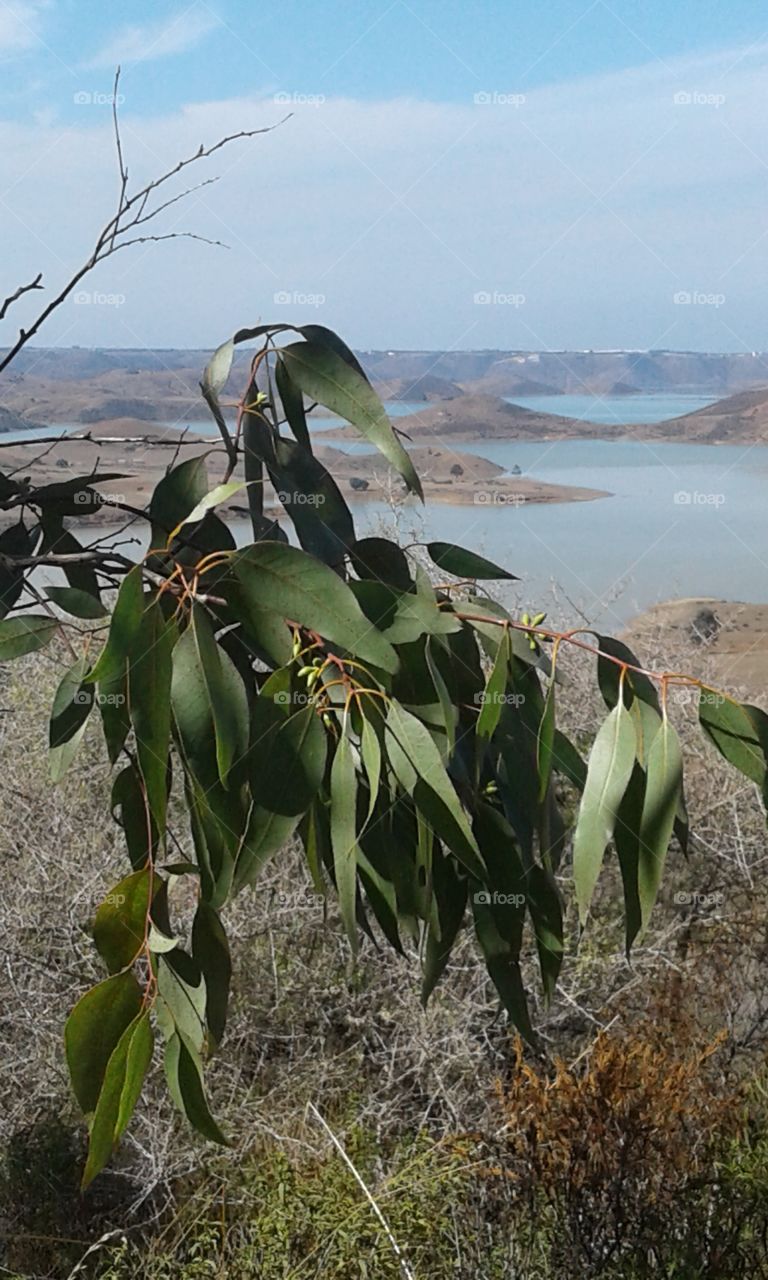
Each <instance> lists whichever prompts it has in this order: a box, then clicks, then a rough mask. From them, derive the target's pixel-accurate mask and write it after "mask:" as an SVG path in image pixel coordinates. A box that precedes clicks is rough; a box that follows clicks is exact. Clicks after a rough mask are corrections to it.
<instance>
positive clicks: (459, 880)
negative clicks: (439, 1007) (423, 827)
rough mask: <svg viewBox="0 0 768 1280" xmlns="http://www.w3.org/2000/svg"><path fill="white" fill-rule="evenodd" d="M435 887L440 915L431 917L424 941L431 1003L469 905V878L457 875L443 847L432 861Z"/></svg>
mask: <svg viewBox="0 0 768 1280" xmlns="http://www.w3.org/2000/svg"><path fill="white" fill-rule="evenodd" d="M432 891H433V893H434V899H435V911H436V916H437V919H436V920H435V919H432V918H431V919H430V921H429V924H428V927H427V938H426V942H425V945H424V959H423V977H422V983H421V1002H422V1004H423V1005H426V1004H427V1001H428V1000H429V997H430V996H431V995H432V992H433V991H434V989H435V987H436V986H437V984H438V982H439V981H440V978H441V977H442V975H443V973H444V971H445V968H446V965H447V964H448V961H449V959H450V956H451V951H452V949H453V944H454V942H455V941H456V938H457V936H458V933H459V930H460V928H461V925H462V922H463V920H464V911H465V909H466V905H467V880H466V878H465V877H464V876H459V875H457V873H456V869H455V865H454V863H453V861H452V860H451V858H448V857H446V856H445V854H444V853H442V851H441V850H440V848H439V847H438V849H437V850H436V852H435V857H434V860H433V864H432Z"/></svg>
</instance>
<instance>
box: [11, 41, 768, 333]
mask: <svg viewBox="0 0 768 1280" xmlns="http://www.w3.org/2000/svg"><path fill="white" fill-rule="evenodd" d="M517 87H518V86H515V85H512V86H510V85H505V86H501V88H502V89H503V90H505V91H509V90H512V91H514V90H515V89H516V88H517ZM484 88H487V89H488V90H489V91H490V92H491V93H493V86H492V85H489V86H484ZM681 93H682V94H683V95H688V100H685V101H683V102H681V103H677V104H676V103H675V101H674V99H675V95H676V94H681ZM284 111H285V108H284V107H283V106H279V105H276V104H275V103H274V101H273V100H272V99H271V98H267V97H264V96H260V97H247V98H246V97H243V98H240V99H234V100H226V101H212V102H211V101H209V102H204V103H203V102H198V103H193V104H188V105H187V106H185V107H183V108H181V109H179V110H177V111H175V112H173V113H170V114H168V115H165V116H162V117H155V118H147V117H146V116H143V117H142V116H140V115H131V114H130V112H128V111H126V112H125V113H124V116H123V123H124V142H125V146H126V150H127V156H128V164H129V168H130V172H131V177H132V179H135V180H136V181H141V180H142V178H147V177H149V176H152V175H153V174H155V173H157V172H159V171H161V169H162V168H163V167H164V166H166V165H169V164H171V163H173V162H174V161H175V160H176V159H178V158H179V156H182V155H185V154H190V153H193V152H194V151H195V150H196V149H197V147H198V146H199V145H200V142H201V141H203V140H205V141H211V142H212V141H214V140H215V139H216V138H217V137H219V136H220V135H222V134H224V133H230V132H236V131H237V130H240V129H243V128H248V127H258V126H260V125H264V124H268V123H271V122H273V121H274V120H276V119H277V118H278V117H280V116H281V115H283V113H284ZM82 115H83V119H82V123H80V121H79V120H78V122H77V127H76V128H67V129H66V130H62V129H60V128H57V126H56V125H55V124H52V125H50V126H48V127H46V125H45V123H44V122H41V123H40V124H39V125H38V126H32V125H21V124H10V123H9V124H5V125H0V242H2V243H6V244H11V245H13V262H14V263H15V264H16V266H18V267H21V266H23V268H24V269H23V270H21V271H20V272H18V271H17V272H16V274H18V275H19V278H23V277H24V276H25V274H26V275H29V274H30V273H32V274H34V271H36V270H38V269H39V268H40V267H45V270H46V277H47V278H48V279H49V280H50V282H51V283H53V282H54V281H55V280H57V279H60V278H61V276H62V272H63V263H70V262H71V263H72V265H74V258H75V255H76V254H82V253H83V252H85V251H86V250H87V247H88V236H89V235H90V234H91V232H92V231H93V230H94V229H95V228H96V225H97V224H99V225H100V224H101V222H102V221H103V220H104V218H105V216H108V214H109V210H110V207H111V201H112V200H113V198H114V172H113V168H112V153H111V139H110V122H109V112H108V111H106V110H102V114H101V115H100V114H99V108H96V107H94V108H93V109H92V110H88V111H84V112H83V113H82ZM767 115H768V50H766V49H765V48H755V49H753V50H752V51H751V52H749V53H748V54H747V53H746V51H740V50H729V51H724V52H722V53H721V54H720V55H714V54H707V55H706V56H705V57H701V58H698V59H693V58H691V57H686V58H685V59H680V60H678V61H675V62H672V63H671V64H670V65H669V66H667V67H665V66H663V65H661V64H659V63H656V64H648V65H647V66H645V67H640V68H635V69H631V70H628V71H626V72H624V73H616V74H613V75H609V76H601V77H594V78H590V79H586V80H583V81H573V82H569V83H567V84H560V85H553V86H547V87H545V88H540V89H535V90H531V91H529V92H528V93H527V97H526V101H525V103H524V104H522V105H520V106H518V107H515V106H511V105H504V104H503V103H502V102H500V103H497V104H496V105H494V104H493V103H491V104H489V105H482V104H480V105H475V104H474V103H473V102H472V101H471V100H469V101H466V102H463V103H461V102H458V103H436V102H424V101H417V100H404V99H399V100H394V101H382V102H370V101H368V102H361V101H358V100H344V99H340V98H336V99H333V98H329V99H328V101H326V102H324V103H321V104H319V105H316V106H309V107H307V106H304V105H302V104H301V103H299V102H297V105H296V108H295V115H294V118H293V119H292V120H291V121H290V122H289V123H288V124H287V125H285V126H284V127H283V128H281V129H280V130H279V131H278V132H277V133H274V134H272V135H269V136H267V137H263V138H257V139H255V140H253V141H252V142H250V143H243V144H237V146H236V147H235V148H234V149H233V150H232V151H230V152H222V153H219V155H218V156H217V157H216V159H215V160H214V161H211V162H210V164H209V166H208V167H207V168H205V169H203V168H202V167H201V169H200V171H199V172H198V174H197V175H196V176H197V177H203V176H208V174H211V173H213V174H217V173H219V174H221V175H222V182H221V183H220V184H219V185H218V186H215V187H209V188H206V189H205V190H204V191H202V192H200V193H198V194H197V195H194V196H192V198H191V200H190V201H189V202H188V203H186V204H183V205H178V206H175V207H174V208H173V209H172V210H170V211H169V212H168V214H167V215H164V216H165V218H166V221H165V222H164V224H163V228H162V229H163V230H170V229H178V230H180V229H186V228H189V229H190V230H193V231H196V232H200V233H201V234H204V235H208V236H210V237H212V238H215V239H221V240H224V241H226V242H227V243H229V244H230V245H231V251H230V252H229V253H227V252H224V251H221V250H215V249H212V248H207V247H205V246H202V245H199V244H194V243H192V242H189V241H179V242H177V243H176V244H166V245H162V246H146V247H144V248H140V249H139V250H137V251H134V252H132V253H130V254H129V253H126V254H125V255H123V256H122V257H120V258H117V259H115V261H114V263H112V264H107V265H106V266H105V267H104V268H103V269H102V271H101V273H100V276H99V280H98V282H96V285H95V287H99V288H101V287H103V288H104V290H105V292H116V293H120V294H124V295H125V297H126V303H125V305H124V306H123V307H121V308H120V310H119V313H117V314H115V315H113V314H112V313H110V314H108V315H106V314H101V313H99V314H96V313H95V312H94V313H90V314H89V315H85V314H82V313H84V312H85V311H86V309H85V308H80V309H77V308H74V309H73V314H71V315H70V316H69V317H67V319H66V323H65V322H64V318H62V323H61V335H60V334H59V332H58V329H57V327H56V326H57V325H58V321H57V322H56V324H55V325H54V326H53V328H54V329H55V330H56V331H52V332H50V333H49V335H48V338H47V340H48V341H57V340H61V341H66V342H77V341H79V342H82V343H84V344H86V343H98V344H101V345H110V344H113V345H135V344H138V343H139V342H141V341H143V342H146V343H147V344H149V345H153V344H158V345H175V344H178V345H184V344H189V345H203V346H209V345H215V343H216V341H217V340H219V339H220V338H222V337H223V336H225V335H226V334H227V333H228V332H231V331H233V330H234V329H235V328H237V327H238V326H240V325H246V324H255V323H257V322H258V321H259V320H262V319H284V318H287V308H286V307H285V306H283V305H282V304H281V305H279V306H277V307H276V306H275V303H274V298H275V295H276V294H281V295H282V294H284V293H287V294H289V295H290V296H291V297H294V296H295V297H297V298H299V299H301V298H304V297H312V298H315V297H317V296H320V295H322V296H323V297H324V298H325V299H326V302H325V303H324V304H323V307H322V310H319V309H316V310H315V311H312V310H309V309H305V310H304V311H302V310H301V307H302V305H303V304H302V303H301V302H299V303H297V305H296V309H295V310H296V314H297V315H298V316H300V317H301V318H302V319H304V320H316V321H317V320H320V321H322V322H323V323H327V324H329V325H331V326H333V327H337V328H339V329H340V330H341V331H343V332H344V333H345V334H348V335H349V336H350V337H351V339H352V341H354V342H355V343H358V344H360V345H361V346H375V345H378V346H383V345H397V346H408V345H411V346H428V347H437V346H441V345H444V346H450V345H452V344H454V343H455V344H457V345H459V346H464V347H483V346H489V347H490V346H493V347H505V346H509V347H514V346H518V347H528V348H531V347H539V346H542V345H545V344H549V345H551V346H555V347H563V346H565V347H574V346H580V347H585V346H609V347H611V346H633V347H634V346H638V347H641V346H657V345H658V346H666V347H679V348H682V347H708V348H709V349H711V350H726V349H737V348H738V347H739V346H740V345H743V344H747V345H748V346H750V347H754V348H761V349H766V348H768V318H766V315H765V313H764V307H763V302H762V299H763V298H764V296H765V294H766V291H768V232H766V230H765V227H766V222H765V210H766V208H767V207H768V143H766V140H765V137H764V125H763V122H764V120H765V118H766V116H767ZM188 176H189V178H190V179H191V180H194V178H193V176H192V174H191V173H190V174H189V175H188ZM51 207H55V208H56V211H57V216H56V218H55V219H51V217H50V209H51ZM44 245H45V246H47V249H44V248H43V246H44ZM680 291H689V292H691V293H693V292H696V293H700V294H703V295H709V294H713V295H720V294H721V293H722V294H724V295H725V296H726V301H725V304H724V305H722V306H718V307H707V306H703V305H702V306H699V307H693V306H690V307H683V306H677V305H674V304H673V295H674V294H675V293H678V292H680ZM476 293H489V294H491V295H495V294H497V293H498V294H499V295H500V296H502V297H504V296H508V295H509V296H512V295H517V294H520V293H522V294H524V295H525V298H526V302H525V305H524V306H520V307H514V306H504V305H498V306H490V305H487V306H477V305H475V304H474V301H473V299H474V295H475V294H476ZM311 305H312V304H308V307H309V306H311ZM74 312H77V313H78V314H74ZM293 314H294V313H293V312H292V316H293ZM70 324H71V325H73V326H74V328H73V329H71V330H69V329H68V328H67V326H68V325H70ZM65 329H66V336H64V334H65Z"/></svg>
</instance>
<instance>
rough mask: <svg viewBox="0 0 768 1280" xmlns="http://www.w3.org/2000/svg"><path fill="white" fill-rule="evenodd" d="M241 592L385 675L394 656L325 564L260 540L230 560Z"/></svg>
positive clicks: (394, 661) (392, 665) (391, 667)
mask: <svg viewBox="0 0 768 1280" xmlns="http://www.w3.org/2000/svg"><path fill="white" fill-rule="evenodd" d="M234 567H235V572H236V574H237V576H238V578H239V580H240V583H241V585H242V587H243V590H244V591H246V592H249V593H252V594H253V597H254V600H255V601H256V603H257V604H258V605H259V607H262V608H264V607H266V608H268V609H271V610H273V611H274V612H275V613H279V614H281V615H282V617H284V618H289V619H290V620H291V621H292V622H296V623H298V624H299V625H300V626H303V627H307V628H309V629H310V630H311V631H317V632H319V634H320V635H321V636H323V637H324V638H325V639H326V640H328V641H330V642H331V643H332V644H337V645H340V646H342V647H343V648H344V650H345V651H347V652H349V653H352V654H354V655H355V656H356V657H358V658H360V659H362V660H363V661H368V662H371V663H373V664H374V666H377V667H381V668H383V670H385V671H391V672H394V671H396V670H397V654H396V653H395V651H394V649H393V648H392V646H391V645H390V644H389V643H388V642H387V641H386V640H385V639H384V638H383V636H381V635H380V634H379V633H378V632H377V631H376V630H375V628H372V627H371V624H370V622H369V621H368V619H367V618H366V617H365V614H364V613H363V612H362V610H361V608H360V606H359V604H358V603H357V601H356V599H355V597H354V595H353V594H352V592H351V591H350V589H349V587H348V586H346V585H345V583H343V582H342V581H341V579H340V578H339V577H338V575H337V574H335V573H334V572H333V570H332V569H329V568H328V566H327V565H324V564H320V563H318V561H316V560H313V559H312V557H311V556H308V555H307V554H306V553H305V552H304V551H299V550H298V549H297V548H296V547H289V546H285V545H283V544H282V543H277V542H261V543H257V544H255V545H254V546H252V547H248V548H247V549H246V550H245V551H243V552H241V553H240V554H239V555H238V556H237V558H236V559H235V562H234Z"/></svg>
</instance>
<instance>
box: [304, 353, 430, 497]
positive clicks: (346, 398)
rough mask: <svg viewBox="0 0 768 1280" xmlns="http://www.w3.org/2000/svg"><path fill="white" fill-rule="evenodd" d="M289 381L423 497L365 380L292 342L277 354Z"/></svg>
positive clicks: (331, 357) (338, 360)
mask: <svg viewBox="0 0 768 1280" xmlns="http://www.w3.org/2000/svg"><path fill="white" fill-rule="evenodd" d="M280 354H281V358H282V359H283V360H284V361H285V363H286V367H287V369H288V371H289V373H290V376H291V380H292V382H293V383H295V385H296V386H297V387H299V388H300V389H301V391H302V392H303V393H304V394H305V395H307V396H309V398H310V399H311V400H317V401H318V402H319V403H320V404H322V405H325V407H326V408H327V409H330V410H331V412H332V413H336V414H338V415H339V417H340V418H344V419H345V420H346V421H347V422H351V423H352V425H353V426H355V427H357V429H358V430H359V431H361V432H362V434H363V435H364V436H365V437H366V439H367V440H370V442H371V444H373V445H375V446H376V448H377V449H378V450H379V451H380V452H381V453H382V454H383V455H384V457H385V458H386V459H387V461H388V462H391V463H392V466H393V467H395V469H396V470H397V471H398V472H399V473H400V475H401V476H402V477H403V479H404V480H405V483H406V484H407V486H408V488H409V489H410V490H411V491H412V492H413V493H416V494H418V495H419V497H423V494H422V490H421V484H420V482H419V478H418V476H417V475H416V472H415V470H414V466H413V463H412V462H411V459H410V457H409V456H408V454H407V453H406V451H405V449H404V448H403V446H402V445H401V443H400V441H399V440H398V438H397V436H396V435H395V433H394V431H393V430H392V425H391V423H390V421H389V418H388V417H387V413H386V410H385V408H384V405H383V404H382V403H381V400H380V399H379V397H378V396H377V394H376V392H375V391H374V390H373V388H372V386H371V384H370V383H369V382H368V381H367V379H366V378H365V377H364V376H363V375H362V374H361V373H359V372H358V370H357V369H355V368H354V367H353V366H352V365H351V364H348V363H347V362H346V360H344V359H343V357H342V356H340V355H338V354H337V353H336V352H335V351H332V350H331V349H330V348H329V347H327V346H322V345H320V344H318V343H315V342H295V343H291V344H290V345H289V346H287V347H283V348H282V350H281V353H280Z"/></svg>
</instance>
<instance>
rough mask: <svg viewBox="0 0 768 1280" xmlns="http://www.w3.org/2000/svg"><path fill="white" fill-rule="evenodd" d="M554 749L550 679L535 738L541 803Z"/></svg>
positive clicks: (551, 686) (553, 696) (549, 776)
mask: <svg viewBox="0 0 768 1280" xmlns="http://www.w3.org/2000/svg"><path fill="white" fill-rule="evenodd" d="M554 751H555V681H554V679H551V680H550V682H549V689H548V690H547V698H546V702H545V703H544V711H543V714H542V717H541V720H540V721H539V735H538V738H537V739H536V763H537V765H538V770H539V801H540V802H541V803H543V801H544V797H545V796H546V794H547V789H548V787H549V780H550V778H551V776H552V766H553V763H554V761H553V756H554Z"/></svg>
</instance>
